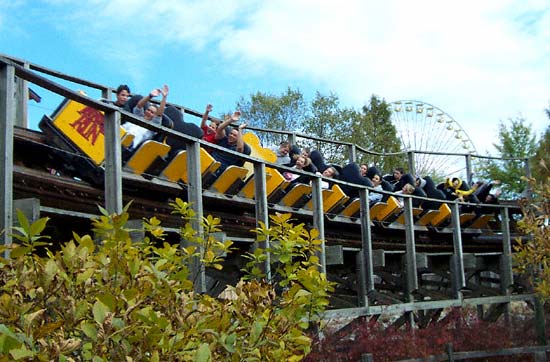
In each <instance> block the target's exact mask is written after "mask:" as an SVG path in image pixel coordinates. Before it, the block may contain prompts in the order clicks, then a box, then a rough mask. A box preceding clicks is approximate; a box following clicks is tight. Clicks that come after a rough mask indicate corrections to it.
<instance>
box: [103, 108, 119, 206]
mask: <svg viewBox="0 0 550 362" xmlns="http://www.w3.org/2000/svg"><path fill="white" fill-rule="evenodd" d="M104 119H105V121H104V125H103V128H104V133H105V209H106V210H107V211H108V212H109V213H110V214H113V213H115V214H120V213H121V212H122V150H121V144H120V112H118V111H112V112H107V113H105V118H104Z"/></svg>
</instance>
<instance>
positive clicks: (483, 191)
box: [474, 180, 501, 214]
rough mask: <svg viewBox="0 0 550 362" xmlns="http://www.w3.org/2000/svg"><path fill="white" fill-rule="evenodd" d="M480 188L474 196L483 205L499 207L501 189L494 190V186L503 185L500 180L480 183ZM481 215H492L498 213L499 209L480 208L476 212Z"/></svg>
mask: <svg viewBox="0 0 550 362" xmlns="http://www.w3.org/2000/svg"><path fill="white" fill-rule="evenodd" d="M477 184H478V186H479V187H478V188H477V190H475V191H474V195H475V196H476V197H477V198H478V199H479V201H480V202H481V203H482V204H489V205H498V203H499V201H498V198H499V196H500V193H501V191H500V189H496V190H493V186H498V185H500V184H501V181H500V180H494V181H489V182H483V181H481V182H478V183H477ZM476 212H477V213H479V214H490V213H493V212H494V213H498V212H499V210H498V209H494V208H491V207H480V208H479V209H477V210H476Z"/></svg>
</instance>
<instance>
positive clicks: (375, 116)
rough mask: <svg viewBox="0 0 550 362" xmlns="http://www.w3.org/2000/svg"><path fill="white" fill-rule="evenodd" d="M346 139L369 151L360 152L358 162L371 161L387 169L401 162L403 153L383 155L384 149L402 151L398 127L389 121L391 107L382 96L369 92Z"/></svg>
mask: <svg viewBox="0 0 550 362" xmlns="http://www.w3.org/2000/svg"><path fill="white" fill-rule="evenodd" d="M347 141H348V142H351V143H354V144H356V145H357V146H359V147H361V148H363V149H364V150H367V151H372V153H362V152H361V153H359V154H358V159H357V160H358V162H360V163H366V164H374V165H376V166H377V167H378V168H380V169H381V170H385V171H388V172H390V171H391V170H392V169H393V168H394V167H397V166H403V164H404V163H405V162H406V158H405V157H404V156H384V154H386V153H394V152H400V151H401V142H400V141H399V138H398V137H397V130H396V129H395V126H394V125H393V124H392V123H391V110H390V107H389V104H388V103H386V101H385V100H384V99H380V98H378V97H377V96H376V95H374V94H373V95H372V96H371V98H370V101H369V103H368V104H365V105H364V106H363V108H362V113H360V114H358V115H357V117H355V118H354V120H353V122H352V123H351V125H350V133H349V135H348V138H347Z"/></svg>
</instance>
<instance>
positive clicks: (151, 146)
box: [124, 140, 170, 175]
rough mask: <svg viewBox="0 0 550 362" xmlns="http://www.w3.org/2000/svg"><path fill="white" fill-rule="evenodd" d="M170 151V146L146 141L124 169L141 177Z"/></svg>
mask: <svg viewBox="0 0 550 362" xmlns="http://www.w3.org/2000/svg"><path fill="white" fill-rule="evenodd" d="M169 151H170V146H168V145H167V144H164V143H160V142H157V141H153V140H148V141H145V142H143V143H142V144H141V146H139V148H138V149H137V150H136V151H135V152H134V154H133V155H132V157H131V158H130V159H129V160H128V162H126V164H125V165H124V168H125V169H126V170H128V171H130V172H133V173H135V174H136V175H141V174H143V173H144V172H145V170H147V168H148V167H149V166H150V165H151V164H152V163H153V161H155V160H156V159H157V157H165V156H166V155H167V154H168V152H169Z"/></svg>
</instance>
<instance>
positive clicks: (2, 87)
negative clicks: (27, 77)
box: [0, 64, 15, 245]
mask: <svg viewBox="0 0 550 362" xmlns="http://www.w3.org/2000/svg"><path fill="white" fill-rule="evenodd" d="M14 94H15V68H14V66H13V65H3V64H0V133H1V136H0V148H1V149H2V159H1V161H0V163H1V165H0V179H1V181H0V182H2V191H0V192H1V195H2V196H1V197H0V198H1V206H0V215H1V217H0V223H1V224H0V229H1V230H2V231H4V233H3V234H2V241H3V244H5V245H9V244H11V242H12V237H11V226H12V222H13V196H12V193H13V136H14V131H13V124H14V119H15V95H14Z"/></svg>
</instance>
